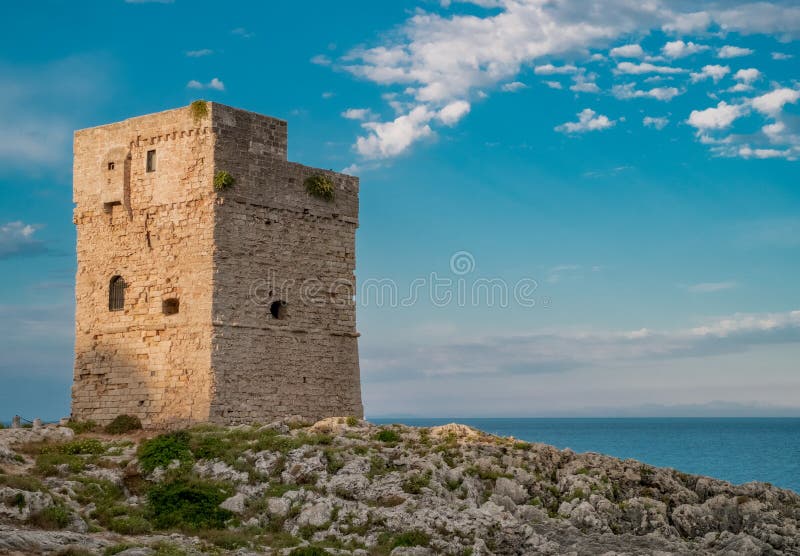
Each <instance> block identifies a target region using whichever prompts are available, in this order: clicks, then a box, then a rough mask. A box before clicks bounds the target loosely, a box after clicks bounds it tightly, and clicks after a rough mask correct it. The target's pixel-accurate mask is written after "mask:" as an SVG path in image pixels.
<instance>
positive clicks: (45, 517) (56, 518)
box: [28, 504, 72, 530]
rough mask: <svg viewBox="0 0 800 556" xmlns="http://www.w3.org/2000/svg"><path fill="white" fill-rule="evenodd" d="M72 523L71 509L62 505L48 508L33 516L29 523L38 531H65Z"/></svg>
mask: <svg viewBox="0 0 800 556" xmlns="http://www.w3.org/2000/svg"><path fill="white" fill-rule="evenodd" d="M70 521H72V514H71V513H70V511H69V509H68V508H67V507H66V506H64V505H61V504H55V505H53V506H48V507H47V508H44V509H43V510H41V511H39V512H37V513H35V514H33V515H32V516H31V517H30V518H29V520H28V522H29V523H30V524H31V525H33V526H34V527H36V528H38V529H49V530H52V529H63V528H64V527H66V526H67V525H69V523H70Z"/></svg>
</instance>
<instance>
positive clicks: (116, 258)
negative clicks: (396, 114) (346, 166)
mask: <svg viewBox="0 0 800 556" xmlns="http://www.w3.org/2000/svg"><path fill="white" fill-rule="evenodd" d="M286 146H287V127H286V122H285V121H282V120H278V119H275V118H270V117H267V116H262V115H259V114H255V113H252V112H247V111H244V110H239V109H235V108H231V107H229V106H225V105H222V104H218V103H205V102H202V101H198V102H196V103H193V104H192V105H191V106H190V107H183V108H177V109H174V110H168V111H166V112H159V113H156V114H149V115H146V116H140V117H136V118H131V119H128V120H124V121H122V122H118V123H114V124H108V125H103V126H99V127H94V128H90V129H84V130H80V131H77V132H76V133H75V139H74V187H73V189H74V192H73V201H74V203H75V210H74V223H75V225H76V227H77V236H78V237H77V257H78V270H77V276H76V318H75V321H76V340H75V373H74V384H73V390H72V415H73V418H76V419H80V420H87V419H91V420H94V421H96V422H98V423H100V424H103V423H107V422H109V421H110V420H111V419H113V418H114V417H116V416H117V415H120V414H130V415H136V416H138V417H139V418H140V419H141V420H142V422H143V423H144V425H145V426H147V427H165V426H178V425H183V424H189V423H193V422H205V421H210V422H214V423H221V424H231V423H247V422H267V421H269V420H271V419H274V418H277V417H280V416H285V415H302V416H303V417H304V418H307V419H309V420H314V419H318V418H322V417H326V416H335V415H356V416H361V415H362V414H363V410H362V405H361V387H360V378H359V365H358V345H357V341H358V340H357V338H358V333H357V332H356V322H355V305H354V302H353V294H354V291H355V277H354V269H355V231H356V228H357V227H358V179H357V178H355V177H352V176H348V175H344V174H338V173H335V172H331V171H327V170H325V171H323V170H319V169H315V168H310V167H307V166H303V165H301V164H296V163H293V162H288V161H287V159H286Z"/></svg>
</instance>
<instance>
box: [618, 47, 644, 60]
mask: <svg viewBox="0 0 800 556" xmlns="http://www.w3.org/2000/svg"><path fill="white" fill-rule="evenodd" d="M609 55H610V56H612V57H614V58H643V57H644V50H642V47H641V46H639V45H638V44H626V45H624V46H617V47H615V48H612V49H611V51H610V52H609Z"/></svg>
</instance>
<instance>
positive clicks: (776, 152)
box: [738, 145, 800, 160]
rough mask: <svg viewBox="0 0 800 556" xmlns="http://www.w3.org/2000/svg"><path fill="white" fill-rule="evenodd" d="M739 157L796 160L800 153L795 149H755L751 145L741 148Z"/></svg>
mask: <svg viewBox="0 0 800 556" xmlns="http://www.w3.org/2000/svg"><path fill="white" fill-rule="evenodd" d="M738 154H739V156H741V157H742V158H761V159H764V158H787V159H790V160H796V159H797V157H798V156H800V153H798V152H797V151H796V150H793V149H753V148H750V146H749V145H743V146H742V147H739V151H738Z"/></svg>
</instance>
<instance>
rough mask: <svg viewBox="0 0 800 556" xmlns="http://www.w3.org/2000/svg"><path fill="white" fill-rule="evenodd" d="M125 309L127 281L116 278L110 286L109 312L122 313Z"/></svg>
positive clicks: (120, 277)
mask: <svg viewBox="0 0 800 556" xmlns="http://www.w3.org/2000/svg"><path fill="white" fill-rule="evenodd" d="M124 308H125V280H123V279H122V276H114V277H113V278H112V279H111V282H110V283H109V285H108V310H109V311H122V310H123V309H124Z"/></svg>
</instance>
